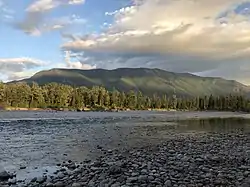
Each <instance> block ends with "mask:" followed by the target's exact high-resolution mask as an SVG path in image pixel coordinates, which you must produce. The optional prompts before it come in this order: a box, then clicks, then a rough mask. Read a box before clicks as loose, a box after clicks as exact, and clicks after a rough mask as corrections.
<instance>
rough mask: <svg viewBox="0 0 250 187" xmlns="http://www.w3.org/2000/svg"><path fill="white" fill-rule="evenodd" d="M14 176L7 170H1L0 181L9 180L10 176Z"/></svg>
mask: <svg viewBox="0 0 250 187" xmlns="http://www.w3.org/2000/svg"><path fill="white" fill-rule="evenodd" d="M11 177H12V176H11V175H10V174H9V173H7V171H2V172H0V181H5V180H6V181H7V180H8V179H9V178H11Z"/></svg>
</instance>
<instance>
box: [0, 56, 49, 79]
mask: <svg viewBox="0 0 250 187" xmlns="http://www.w3.org/2000/svg"><path fill="white" fill-rule="evenodd" d="M46 64H47V62H44V61H41V60H37V59H33V58H27V57H21V58H6V59H3V58H2V59H0V74H2V75H5V78H6V79H7V80H12V78H13V77H19V78H24V77H27V76H28V75H30V72H31V69H33V68H38V67H42V66H45V65H46ZM25 75H27V76H25Z"/></svg>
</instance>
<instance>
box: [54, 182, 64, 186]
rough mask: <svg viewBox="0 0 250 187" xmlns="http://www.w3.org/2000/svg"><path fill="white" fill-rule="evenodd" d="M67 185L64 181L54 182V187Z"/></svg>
mask: <svg viewBox="0 0 250 187" xmlns="http://www.w3.org/2000/svg"><path fill="white" fill-rule="evenodd" d="M65 186H66V185H65V184H64V183H63V182H61V181H58V182H56V183H55V184H54V187H65Z"/></svg>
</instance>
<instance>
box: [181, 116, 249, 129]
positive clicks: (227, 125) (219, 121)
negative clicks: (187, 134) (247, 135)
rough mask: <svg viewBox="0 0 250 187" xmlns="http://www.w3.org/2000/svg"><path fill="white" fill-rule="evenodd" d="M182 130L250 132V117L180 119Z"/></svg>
mask: <svg viewBox="0 0 250 187" xmlns="http://www.w3.org/2000/svg"><path fill="white" fill-rule="evenodd" d="M178 123H179V124H180V126H179V129H181V130H182V131H203V132H204V131H205V132H250V119H245V118H209V119H190V120H181V121H178Z"/></svg>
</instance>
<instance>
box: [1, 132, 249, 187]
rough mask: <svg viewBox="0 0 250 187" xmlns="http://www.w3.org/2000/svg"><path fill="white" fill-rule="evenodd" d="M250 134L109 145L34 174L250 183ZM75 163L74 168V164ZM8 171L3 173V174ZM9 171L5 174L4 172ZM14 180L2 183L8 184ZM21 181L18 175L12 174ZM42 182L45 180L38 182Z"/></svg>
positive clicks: (83, 182)
mask: <svg viewBox="0 0 250 187" xmlns="http://www.w3.org/2000/svg"><path fill="white" fill-rule="evenodd" d="M248 145H250V134H241V135H240V136H239V134H234V133H231V134H229V133H228V134H223V133H208V134H206V135H201V136H199V135H196V136H192V135H190V136H185V137H182V136H177V137H175V138H173V139H170V140H167V141H165V142H163V143H162V144H159V145H158V146H155V147H150V146H148V147H141V148H135V149H134V150H128V151H127V152H126V153H128V155H127V156H122V155H123V153H122V152H118V151H114V150H109V151H108V153H109V154H106V155H105V156H102V157H100V158H98V159H96V160H95V161H93V162H91V161H86V162H83V163H81V164H80V165H78V164H77V163H74V162H73V161H68V162H67V163H62V164H58V166H59V165H60V167H61V168H60V169H59V171H58V172H57V175H56V177H53V178H51V180H50V181H48V180H46V177H44V178H34V179H32V180H31V185H30V186H32V184H38V186H39V185H40V186H44V187H45V186H46V187H50V186H51V187H64V186H65V187H66V186H71V187H84V186H88V187H92V186H93V187H95V186H99V187H132V186H133V187H144V186H145V187H147V186H153V187H194V186H196V187H203V186H223V187H224V186H247V185H248V184H249V177H250V167H249V166H250V158H249V156H248V154H245V153H246V152H249V151H250V147H249V146H248ZM74 167H76V168H75V169H74V170H72V168H74ZM1 174H2V176H4V175H6V178H8V179H9V178H10V176H9V174H8V173H7V172H5V173H0V179H1ZM3 174H4V175H3ZM10 181H11V180H9V183H3V182H2V183H1V182H0V186H4V185H6V184H10ZM12 181H13V182H16V181H15V179H13V180H12ZM39 183H40V184H39Z"/></svg>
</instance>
